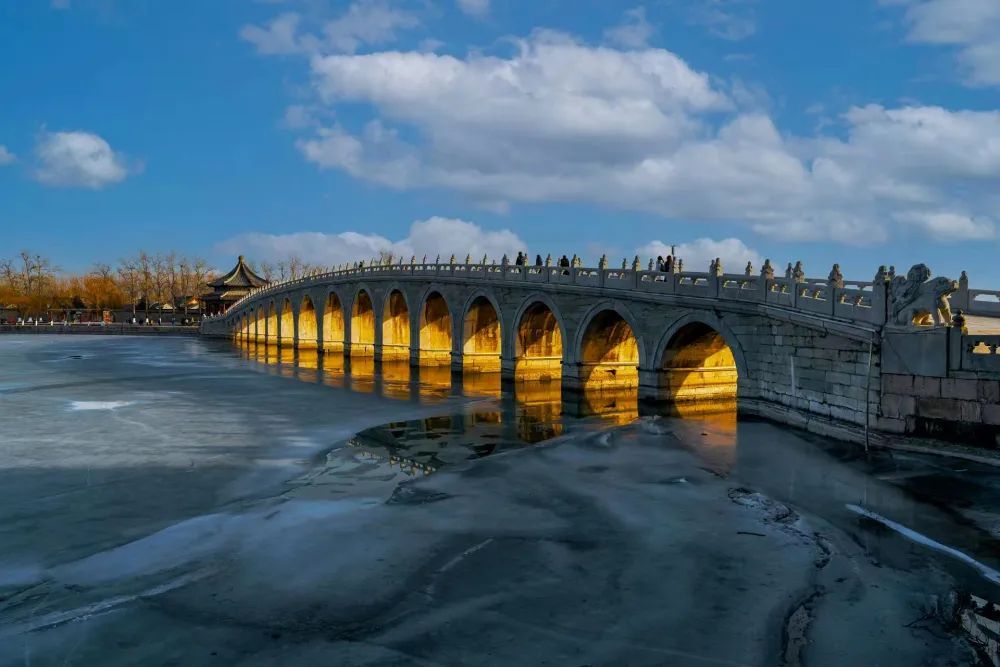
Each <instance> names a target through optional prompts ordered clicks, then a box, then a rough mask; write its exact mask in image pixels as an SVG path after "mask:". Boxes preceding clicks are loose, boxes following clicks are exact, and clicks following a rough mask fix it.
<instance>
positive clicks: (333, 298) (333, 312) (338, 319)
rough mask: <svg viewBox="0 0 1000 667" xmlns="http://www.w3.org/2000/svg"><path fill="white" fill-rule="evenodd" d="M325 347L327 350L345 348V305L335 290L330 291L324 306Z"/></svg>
mask: <svg viewBox="0 0 1000 667" xmlns="http://www.w3.org/2000/svg"><path fill="white" fill-rule="evenodd" d="M323 349H324V350H326V351H327V352H343V350H344V306H343V304H342V303H341V302H340V297H339V296H337V294H336V293H335V292H330V294H328V295H327V297H326V303H325V304H324V306H323Z"/></svg>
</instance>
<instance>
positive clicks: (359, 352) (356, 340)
mask: <svg viewBox="0 0 1000 667" xmlns="http://www.w3.org/2000/svg"><path fill="white" fill-rule="evenodd" d="M374 354H375V306H374V305H373V304H372V297H371V295H370V294H369V293H368V291H367V290H365V289H364V288H362V289H359V290H358V292H357V294H355V295H354V303H353V304H351V356H352V357H371V356H374Z"/></svg>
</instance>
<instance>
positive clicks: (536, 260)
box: [535, 255, 542, 266]
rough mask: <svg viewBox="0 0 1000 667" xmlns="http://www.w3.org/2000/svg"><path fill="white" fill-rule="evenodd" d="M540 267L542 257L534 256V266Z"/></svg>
mask: <svg viewBox="0 0 1000 667" xmlns="http://www.w3.org/2000/svg"><path fill="white" fill-rule="evenodd" d="M541 265H542V256H541V255H535V266H541Z"/></svg>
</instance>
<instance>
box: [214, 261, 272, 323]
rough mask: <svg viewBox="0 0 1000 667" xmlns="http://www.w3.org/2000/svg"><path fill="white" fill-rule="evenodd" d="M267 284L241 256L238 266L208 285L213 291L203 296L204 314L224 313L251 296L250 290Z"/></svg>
mask: <svg viewBox="0 0 1000 667" xmlns="http://www.w3.org/2000/svg"><path fill="white" fill-rule="evenodd" d="M266 284H267V281H266V280H264V279H263V278H261V277H260V276H258V275H257V274H256V273H254V272H253V271H251V270H250V267H249V266H247V265H246V262H244V261H243V255H240V258H239V260H238V261H237V262H236V266H234V267H233V269H232V270H231V271H230V272H229V273H227V274H226V275H224V276H222V277H221V278H219V279H218V280H213V281H212V282H210V283H208V286H209V287H211V288H212V291H211V292H208V293H206V294H203V295H202V296H201V302H202V304H203V313H204V314H205V315H217V314H218V313H223V312H225V311H226V309H227V308H229V306H231V305H233V304H234V303H236V302H237V301H239V300H240V299H241V298H243V297H244V296H246V295H247V294H249V293H250V290H252V289H254V288H256V287H263V286H264V285H266Z"/></svg>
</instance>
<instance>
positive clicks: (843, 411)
mask: <svg viewBox="0 0 1000 667" xmlns="http://www.w3.org/2000/svg"><path fill="white" fill-rule="evenodd" d="M830 416H831V417H833V418H834V419H842V420H844V421H848V422H855V423H858V422H859V421H860V422H863V421H864V418H865V416H864V413H862V412H858V411H857V410H848V409H847V408H838V407H831V408H830Z"/></svg>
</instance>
